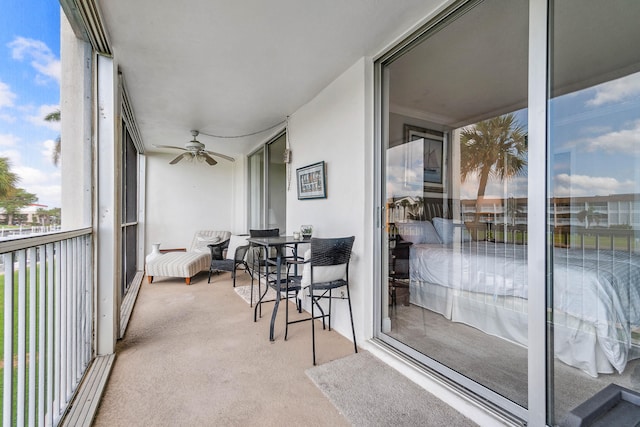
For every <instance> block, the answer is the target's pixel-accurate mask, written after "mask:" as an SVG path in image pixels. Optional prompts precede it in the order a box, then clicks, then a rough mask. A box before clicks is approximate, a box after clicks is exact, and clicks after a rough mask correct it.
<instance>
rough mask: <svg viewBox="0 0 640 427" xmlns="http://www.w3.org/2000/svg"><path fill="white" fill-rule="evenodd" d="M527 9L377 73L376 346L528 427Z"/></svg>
mask: <svg viewBox="0 0 640 427" xmlns="http://www.w3.org/2000/svg"><path fill="white" fill-rule="evenodd" d="M527 46H528V2H527V1H507V0H502V1H486V2H479V3H478V2H475V3H474V6H470V7H467V8H465V9H459V10H458V11H457V12H456V13H453V15H452V18H451V19H450V20H448V21H447V22H446V23H440V24H438V25H437V26H436V27H433V28H431V29H430V30H429V31H428V32H427V33H426V34H425V35H424V36H423V37H422V39H421V40H420V41H418V42H414V43H412V44H411V46H410V47H411V49H406V50H400V51H398V52H397V53H394V54H392V55H390V56H389V57H388V58H384V59H383V60H382V65H381V71H382V78H381V81H382V82H383V88H382V93H383V94H384V95H383V99H382V105H383V111H384V117H383V120H382V122H383V123H385V126H384V127H383V130H382V134H383V147H382V148H383V153H382V156H383V158H384V159H385V163H384V165H385V167H384V170H385V174H384V180H385V181H384V184H385V185H384V192H385V193H384V195H383V200H384V201H385V204H386V213H387V215H386V222H387V223H386V227H385V229H384V236H383V237H382V241H383V242H384V245H383V246H384V247H385V253H386V256H384V257H383V259H384V260H386V265H385V266H383V267H384V268H383V271H385V272H386V276H385V278H386V280H384V281H383V283H382V284H381V285H382V288H383V289H382V295H383V298H382V300H383V302H382V305H383V306H382V307H381V311H382V325H381V328H382V332H383V333H384V335H383V337H382V339H384V340H386V341H388V342H389V343H391V344H392V345H394V346H396V347H399V348H401V349H403V351H405V352H407V353H409V354H410V355H411V356H412V357H414V358H416V359H418V360H421V361H422V362H423V363H425V364H426V365H427V366H430V367H432V368H433V369H436V370H437V371H439V372H441V373H443V374H445V375H447V376H449V377H451V378H453V379H454V380H455V381H457V382H458V383H460V384H462V385H464V386H465V387H467V388H469V389H472V390H474V391H475V392H477V393H478V394H480V395H483V396H484V397H486V398H487V399H489V400H491V401H493V402H495V403H497V404H499V405H501V406H503V407H508V408H509V409H511V410H513V412H515V413H518V414H520V415H522V416H523V418H524V417H525V416H524V415H523V414H525V412H524V410H523V408H526V407H527V403H528V395H527V394H528V381H527V365H528V352H527V347H528V340H527V330H528V329H527V328H528V314H527V284H526V277H527V276H526V264H527V250H528V247H527V222H528V217H527V189H528V182H529V180H528V176H527V144H528V138H527V75H528V74H527V73H528V68H527V60H528V58H527V55H528V53H527Z"/></svg>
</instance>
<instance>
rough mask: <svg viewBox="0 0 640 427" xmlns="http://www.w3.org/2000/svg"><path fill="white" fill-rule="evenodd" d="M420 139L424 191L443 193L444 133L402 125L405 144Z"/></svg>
mask: <svg viewBox="0 0 640 427" xmlns="http://www.w3.org/2000/svg"><path fill="white" fill-rule="evenodd" d="M418 139H422V140H423V141H424V143H423V181H424V191H425V192H431V193H444V189H445V184H446V183H445V178H446V164H447V162H446V159H447V146H446V143H445V142H446V141H445V138H444V133H442V132H439V131H435V130H431V129H426V128H421V127H418V126H413V125H407V124H405V125H404V140H405V143H407V142H411V141H415V140H418Z"/></svg>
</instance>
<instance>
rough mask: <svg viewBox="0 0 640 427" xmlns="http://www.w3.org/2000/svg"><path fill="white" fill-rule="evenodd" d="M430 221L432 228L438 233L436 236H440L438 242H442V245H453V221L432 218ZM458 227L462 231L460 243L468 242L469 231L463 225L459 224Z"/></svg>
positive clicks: (469, 238)
mask: <svg viewBox="0 0 640 427" xmlns="http://www.w3.org/2000/svg"><path fill="white" fill-rule="evenodd" d="M431 221H432V222H433V226H434V227H435V229H436V231H437V232H438V236H440V240H442V243H444V244H450V243H453V234H454V233H453V232H454V229H455V228H456V226H455V225H454V223H453V220H452V219H446V218H433V219H432V220H431ZM460 225H461V227H460V229H461V230H462V237H461V241H463V242H470V241H471V234H469V230H467V228H466V227H465V226H464V225H463V224H460Z"/></svg>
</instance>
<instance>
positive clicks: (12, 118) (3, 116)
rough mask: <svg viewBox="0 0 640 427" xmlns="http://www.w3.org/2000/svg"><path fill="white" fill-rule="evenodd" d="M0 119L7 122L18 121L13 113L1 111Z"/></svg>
mask: <svg viewBox="0 0 640 427" xmlns="http://www.w3.org/2000/svg"><path fill="white" fill-rule="evenodd" d="M0 120H2V121H3V122H7V123H15V122H16V116H14V115H12V114H2V113H0Z"/></svg>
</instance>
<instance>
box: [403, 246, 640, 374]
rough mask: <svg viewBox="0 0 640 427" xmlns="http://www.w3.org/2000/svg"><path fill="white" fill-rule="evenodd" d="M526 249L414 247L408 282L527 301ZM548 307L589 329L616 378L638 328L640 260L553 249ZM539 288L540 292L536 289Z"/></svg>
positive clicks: (607, 253)
mask: <svg viewBox="0 0 640 427" xmlns="http://www.w3.org/2000/svg"><path fill="white" fill-rule="evenodd" d="M526 252H527V246H526V245H513V244H501V243H490V242H468V243H465V244H464V246H462V247H457V248H454V247H452V246H446V245H430V244H416V245H413V246H412V247H411V252H410V253H411V255H410V278H411V280H412V281H418V282H429V283H434V284H438V285H441V286H445V287H448V288H453V289H459V290H465V291H470V292H479V293H484V294H490V295H494V296H496V297H497V296H511V297H519V298H523V299H527V297H528V283H527V253H526ZM553 264H554V266H553V278H554V287H553V307H554V309H555V310H556V311H561V312H564V313H567V314H569V315H571V316H574V317H576V318H579V319H582V320H583V321H585V322H588V323H589V324H591V325H593V327H594V329H595V330H596V333H597V338H598V344H599V345H600V347H601V348H602V350H603V352H604V353H605V355H606V357H607V359H608V360H609V361H610V363H611V364H612V365H613V366H614V367H615V368H616V370H617V371H618V372H622V370H624V367H625V365H626V362H627V357H628V353H629V348H630V347H631V329H632V328H633V327H635V326H637V325H639V324H640V291H639V290H638V288H639V287H640V257H638V256H637V255H635V254H630V253H628V252H622V251H617V252H613V251H603V250H600V251H597V252H596V251H587V250H573V249H570V250H567V249H557V250H556V251H555V252H554V260H553ZM539 286H545V284H544V283H540V284H539Z"/></svg>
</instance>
